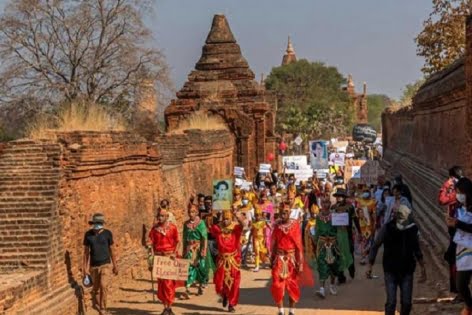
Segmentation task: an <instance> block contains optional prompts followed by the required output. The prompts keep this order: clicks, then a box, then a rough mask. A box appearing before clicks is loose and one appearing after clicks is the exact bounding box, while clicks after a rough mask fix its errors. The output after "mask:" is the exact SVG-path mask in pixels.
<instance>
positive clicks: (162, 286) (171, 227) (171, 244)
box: [149, 209, 179, 315]
mask: <svg viewBox="0 0 472 315" xmlns="http://www.w3.org/2000/svg"><path fill="white" fill-rule="evenodd" d="M168 219H169V214H168V212H167V210H166V209H161V210H160V211H159V214H158V218H157V220H158V222H157V224H156V225H154V226H153V228H152V229H151V231H150V232H149V239H150V240H151V243H152V251H153V252H152V254H153V255H155V256H167V257H170V258H171V259H175V257H177V250H178V245H179V232H178V230H177V226H176V225H175V224H173V223H171V222H169V220H168ZM176 286H177V282H176V281H175V280H169V279H157V298H158V299H159V300H160V301H161V302H162V304H164V311H163V312H162V313H161V315H174V312H173V311H172V308H171V307H172V304H173V303H174V300H175V289H176Z"/></svg>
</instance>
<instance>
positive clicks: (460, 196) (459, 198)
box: [456, 194, 465, 204]
mask: <svg viewBox="0 0 472 315" xmlns="http://www.w3.org/2000/svg"><path fill="white" fill-rule="evenodd" d="M456 199H457V201H458V202H460V203H461V204H465V195H464V194H456Z"/></svg>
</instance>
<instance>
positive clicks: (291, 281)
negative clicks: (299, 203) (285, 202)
mask: <svg viewBox="0 0 472 315" xmlns="http://www.w3.org/2000/svg"><path fill="white" fill-rule="evenodd" d="M272 244H273V247H272V257H273V261H272V287H271V292H272V297H273V299H274V301H275V303H276V304H277V305H279V304H282V301H283V298H284V295H285V291H287V292H288V295H289V297H290V299H291V300H292V301H294V302H295V303H296V302H298V300H299V299H300V285H301V284H302V280H308V281H307V282H305V283H306V284H307V285H312V284H313V277H312V275H311V272H310V271H309V269H310V268H303V271H304V276H302V275H300V273H299V268H300V264H303V265H305V266H306V264H304V259H303V246H302V235H301V228H300V222H299V221H298V220H293V219H289V221H288V222H287V223H284V222H283V221H280V220H279V221H277V222H276V223H275V226H274V230H273V232H272ZM305 283H303V284H305Z"/></svg>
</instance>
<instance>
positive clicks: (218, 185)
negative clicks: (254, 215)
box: [213, 179, 233, 210]
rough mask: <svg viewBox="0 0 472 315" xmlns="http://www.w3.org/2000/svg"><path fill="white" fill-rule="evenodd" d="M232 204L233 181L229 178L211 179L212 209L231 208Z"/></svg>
mask: <svg viewBox="0 0 472 315" xmlns="http://www.w3.org/2000/svg"><path fill="white" fill-rule="evenodd" d="M232 204H233V181H232V180H231V179H217V180H213V209H214V210H231V205H232Z"/></svg>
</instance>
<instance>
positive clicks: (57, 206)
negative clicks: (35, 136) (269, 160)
mask: <svg viewBox="0 0 472 315" xmlns="http://www.w3.org/2000/svg"><path fill="white" fill-rule="evenodd" d="M13 145H14V144H13ZM23 145H24V146H26V148H24V149H21V150H26V152H28V150H32V149H31V148H33V150H36V151H38V152H40V153H41V152H43V151H45V154H43V153H41V154H43V155H42V156H41V155H40V156H39V160H40V163H39V164H38V165H36V164H34V166H33V164H32V165H30V164H28V163H29V162H25V161H23V160H21V161H19V157H20V156H21V155H22V154H23V153H22V151H21V150H20V151H19V152H20V153H18V154H20V155H18V156H17V155H12V154H9V155H8V154H3V155H2V153H0V165H2V163H3V164H4V163H16V162H15V160H18V161H19V163H20V164H19V167H20V168H22V169H24V170H25V172H27V173H28V174H29V170H30V169H33V172H32V173H31V174H29V175H28V176H30V177H31V178H27V179H25V183H30V181H31V183H36V182H38V183H39V184H41V185H49V186H51V185H52V186H51V187H49V186H47V187H46V186H44V187H46V188H47V191H46V193H48V194H49V191H50V190H52V192H53V195H47V196H46V197H47V198H49V196H52V197H53V199H52V201H51V202H52V203H51V206H50V208H48V209H46V210H47V214H48V217H47V218H46V220H47V223H48V224H46V225H44V224H43V225H44V231H45V232H44V233H42V237H46V243H47V244H48V246H47V248H46V249H45V251H46V253H44V255H43V253H42V252H41V251H40V252H39V256H38V257H40V258H41V259H42V260H41V261H39V260H35V259H36V258H35V257H36V256H34V257H33V256H31V261H27V260H28V259H29V256H25V257H18V259H17V258H15V257H16V256H15V257H13V256H12V255H11V254H9V255H8V256H7V255H3V256H2V254H3V251H4V250H3V249H4V248H6V247H5V246H1V247H0V249H1V250H2V252H0V267H2V266H3V265H2V264H4V265H7V264H8V265H13V266H16V267H15V268H10V269H8V270H9V273H8V274H6V273H5V274H2V275H0V281H10V280H9V279H17V280H18V279H23V278H24V279H23V280H21V281H20V280H18V281H10V282H8V283H11V285H9V286H8V287H6V286H5V287H4V288H0V307H1V308H0V311H5V312H6V314H17V313H18V312H19V314H46V313H47V312H46V310H47V311H51V310H52V309H53V308H51V307H52V306H54V310H55V312H56V314H75V311H76V310H77V309H78V300H77V298H76V297H75V293H76V292H79V290H77V291H75V290H74V289H71V286H72V287H73V288H75V289H78V284H77V282H78V283H80V275H81V273H80V269H81V267H82V253H83V245H82V241H83V235H84V233H85V231H86V230H87V229H89V228H90V227H89V225H88V221H89V219H90V217H91V215H92V214H93V213H95V212H102V213H104V214H105V216H106V228H108V229H110V230H111V231H112V232H113V234H114V239H115V244H116V253H117V257H118V262H119V266H120V270H121V276H124V277H127V276H130V275H132V274H133V272H134V270H135V269H134V266H136V265H137V264H138V263H139V262H140V261H141V262H142V261H143V260H142V258H143V257H144V255H145V250H144V249H143V246H142V244H143V239H144V238H145V237H146V236H147V235H146V234H147V233H146V231H148V230H149V228H150V225H151V223H152V220H153V217H154V214H155V206H156V205H157V204H158V201H159V200H161V199H162V198H170V199H171V200H172V204H171V208H172V209H171V210H172V211H173V212H174V214H175V215H176V218H177V219H178V221H179V223H181V222H182V221H183V220H184V219H185V213H186V211H185V206H186V203H187V200H188V197H189V196H190V194H191V193H192V192H194V190H195V191H196V192H199V191H202V192H204V193H210V191H211V179H212V178H213V177H215V178H228V177H230V176H231V173H232V169H233V148H234V142H233V139H232V137H231V135H230V134H229V132H225V131H218V132H201V131H189V132H186V133H185V134H183V135H175V136H174V135H169V136H166V137H162V138H160V139H158V140H157V142H155V143H149V142H147V141H145V140H144V139H142V138H139V137H137V136H135V135H132V134H130V133H126V132H109V133H99V132H72V133H59V134H57V141H55V142H53V143H52V144H48V145H43V144H42V143H40V142H34V141H29V142H28V141H27V142H23ZM30 147H31V148H30ZM43 147H45V148H50V149H51V148H52V149H51V150H53V152H52V153H50V155H51V154H52V156H51V158H50V159H48V155H47V154H49V151H48V150H49V149H48V150H46V149H43ZM3 152H9V151H8V146H7V149H5V150H4V151H3ZM164 152H165V153H164ZM15 154H16V153H15ZM27 158H28V159H29V156H27ZM36 160H37V158H35V159H34V160H32V163H36ZM43 160H44V161H43ZM28 161H29V160H28ZM48 163H49V164H51V163H53V164H51V165H55V166H56V168H55V169H54V171H56V172H57V174H56V175H57V176H56V177H54V178H55V181H54V182H51V181H50V180H46V179H47V178H46V179H42V178H40V177H38V176H39V175H35V172H36V170H37V169H38V168H39V169H43V168H44V169H45V170H50V168H51V165H49V164H48ZM17 164H18V163H17ZM38 174H39V173H38ZM48 174H49V173H48ZM0 177H1V176H0ZM3 177H5V176H3ZM3 177H2V178H3ZM0 179H1V178H0ZM9 181H11V180H10V178H9V177H8V176H6V177H5V178H3V181H1V180H0V215H1V216H2V217H1V218H10V217H11V215H12V214H11V213H10V212H8V211H10V210H11V209H10V208H11V207H13V206H15V207H16V203H17V202H16V200H17V199H18V200H22V198H24V197H25V196H26V195H30V194H33V195H34V194H37V193H38V191H35V190H34V188H35V187H33V186H31V187H30V186H28V185H23V186H24V187H23V186H22V187H23V188H24V191H25V194H26V195H25V196H24V195H21V196H20V195H18V196H16V195H15V196H13V195H12V194H11V190H10V189H8V186H6V184H5V183H9ZM41 185H40V186H41ZM41 187H43V186H41ZM30 188H31V189H30ZM2 192H3V193H2ZM39 193H41V191H39ZM10 195H11V196H10ZM12 198H13V199H15V200H11V199H12ZM48 200H49V199H48ZM35 202H36V201H35ZM7 204H8V205H9V207H5V206H6V205H7ZM48 205H49V204H48ZM30 208H31V207H30ZM30 208H28V207H26V206H25V207H23V206H22V208H21V209H24V211H29V209H30ZM6 209H8V211H6ZM12 209H13V208H12ZM35 209H36V210H35ZM38 209H39V210H41V209H42V208H37V207H36V208H35V207H33V208H31V211H30V212H31V215H32V217H35V218H36V219H34V220H39V221H38V222H39V223H40V224H42V222H43V221H41V220H43V219H42V218H41V217H40V216H39V214H41V213H40V212H38V211H39V210H38ZM2 210H5V211H2ZM11 211H13V210H11ZM17 212H18V211H16V212H15V213H17ZM30 212H25V213H30ZM18 213H20V214H21V213H23V212H18ZM15 215H16V214H15ZM19 219H20V218H16V217H15V218H14V220H19ZM10 221H11V220H10ZM10 221H8V222H10ZM8 222H7V223H8ZM15 222H16V221H15ZM8 224H10V223H8ZM22 224H23V223H22ZM24 224H26V225H24V226H23V225H21V224H20V225H19V226H20V232H21V233H23V234H24V233H26V234H27V233H29V232H28V231H29V230H28V222H24ZM43 225H41V227H43ZM9 226H10V225H9ZM14 227H15V224H13V222H12V224H11V228H12V231H13V229H14ZM2 231H3V232H5V229H3V230H2ZM9 231H10V230H8V235H7V234H5V233H2V234H0V237H7V238H8V237H10V238H11V236H10V235H9V233H10V232H9ZM15 233H16V232H15ZM4 244H5V243H3V245H4ZM28 244H29V243H25V246H27V245H28ZM11 257H13V258H14V259H10V258H11ZM43 257H44V259H43ZM25 259H26V260H25ZM23 261H24V263H23ZM36 261H37V263H36ZM35 263H36V264H35ZM28 264H30V266H28ZM19 267H21V269H18V268H19ZM2 283H3V282H2Z"/></svg>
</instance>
